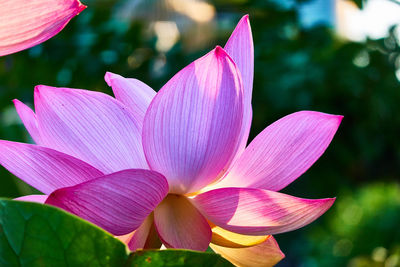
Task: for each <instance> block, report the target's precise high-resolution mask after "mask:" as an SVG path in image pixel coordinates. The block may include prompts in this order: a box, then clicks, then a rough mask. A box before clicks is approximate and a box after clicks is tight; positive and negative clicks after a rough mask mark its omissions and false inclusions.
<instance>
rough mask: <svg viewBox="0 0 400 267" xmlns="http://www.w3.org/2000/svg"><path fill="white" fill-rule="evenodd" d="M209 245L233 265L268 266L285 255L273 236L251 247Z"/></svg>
mask: <svg viewBox="0 0 400 267" xmlns="http://www.w3.org/2000/svg"><path fill="white" fill-rule="evenodd" d="M210 247H211V248H212V250H214V251H215V252H216V253H218V254H221V256H222V257H224V258H225V259H227V260H228V261H230V262H231V263H233V264H234V265H236V266H241V267H270V266H274V265H275V264H277V263H278V262H280V261H281V260H282V259H283V258H284V257H285V254H283V252H282V251H281V250H280V248H279V246H278V243H277V242H276V240H275V238H274V237H273V236H270V237H269V238H268V239H267V240H265V241H264V242H263V243H261V244H259V245H256V246H253V247H247V248H227V247H223V246H218V245H214V244H210Z"/></svg>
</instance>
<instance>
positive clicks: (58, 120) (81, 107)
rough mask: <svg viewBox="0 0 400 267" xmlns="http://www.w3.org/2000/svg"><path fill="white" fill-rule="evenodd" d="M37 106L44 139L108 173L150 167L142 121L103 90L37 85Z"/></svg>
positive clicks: (50, 145) (47, 144) (48, 145)
mask: <svg viewBox="0 0 400 267" xmlns="http://www.w3.org/2000/svg"><path fill="white" fill-rule="evenodd" d="M35 109H36V115H37V119H38V124H39V130H40V136H41V138H42V142H43V143H44V144H45V145H46V146H47V147H51V148H54V149H56V150H59V151H62V152H64V153H67V154H69V155H72V156H74V157H77V158H79V159H82V160H84V161H85V162H88V163H90V164H91V165H93V166H94V167H96V168H98V169H99V170H101V171H103V172H104V173H112V172H115V171H120V170H124V169H131V168H141V169H147V168H148V167H147V163H146V160H145V157H144V154H143V148H142V141H141V122H139V121H137V120H136V119H135V118H134V117H133V116H132V114H131V113H130V112H129V111H128V110H127V108H126V107H125V106H124V105H123V104H122V103H120V102H119V101H117V100H116V99H114V98H112V97H110V96H108V95H106V94H103V93H99V92H92V91H86V90H79V89H69V88H54V87H49V86H43V85H41V86H37V87H36V88H35Z"/></svg>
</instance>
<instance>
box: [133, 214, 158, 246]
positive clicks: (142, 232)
mask: <svg viewBox="0 0 400 267" xmlns="http://www.w3.org/2000/svg"><path fill="white" fill-rule="evenodd" d="M153 221H154V220H153V216H151V215H149V216H147V218H146V219H145V220H144V222H143V223H142V225H140V227H139V228H138V229H136V230H135V232H134V233H133V234H132V237H131V238H130V239H129V242H128V247H129V249H130V250H131V251H136V250H137V249H143V248H144V245H145V244H146V240H147V237H148V236H149V232H150V229H151V227H152V225H153Z"/></svg>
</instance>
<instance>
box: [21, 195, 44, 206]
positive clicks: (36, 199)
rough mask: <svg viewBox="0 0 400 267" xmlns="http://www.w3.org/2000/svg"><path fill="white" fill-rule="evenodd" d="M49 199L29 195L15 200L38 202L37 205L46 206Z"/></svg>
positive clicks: (42, 196)
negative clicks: (45, 203)
mask: <svg viewBox="0 0 400 267" xmlns="http://www.w3.org/2000/svg"><path fill="white" fill-rule="evenodd" d="M47 197H48V195H27V196H22V197H17V198H14V200H18V201H28V202H37V203H42V204H44V202H46V199H47Z"/></svg>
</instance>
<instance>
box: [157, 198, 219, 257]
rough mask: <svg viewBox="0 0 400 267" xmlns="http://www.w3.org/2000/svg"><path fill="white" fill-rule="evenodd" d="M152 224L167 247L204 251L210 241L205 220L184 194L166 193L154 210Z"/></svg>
mask: <svg viewBox="0 0 400 267" xmlns="http://www.w3.org/2000/svg"><path fill="white" fill-rule="evenodd" d="M154 224H155V226H156V229H157V231H158V234H159V236H160V239H161V241H162V242H163V244H164V245H165V246H166V247H168V248H183V249H193V250H200V251H205V250H206V249H207V248H208V245H209V244H210V241H211V234H212V233H211V228H210V226H209V224H208V222H207V220H206V219H205V218H204V217H203V216H202V215H201V214H200V212H199V211H198V210H197V209H196V208H195V207H193V205H192V204H191V203H190V202H189V200H188V199H187V198H186V197H184V196H179V195H168V196H167V197H166V198H165V199H164V200H163V202H161V204H160V205H159V206H158V207H157V208H156V210H155V211H154Z"/></svg>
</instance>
